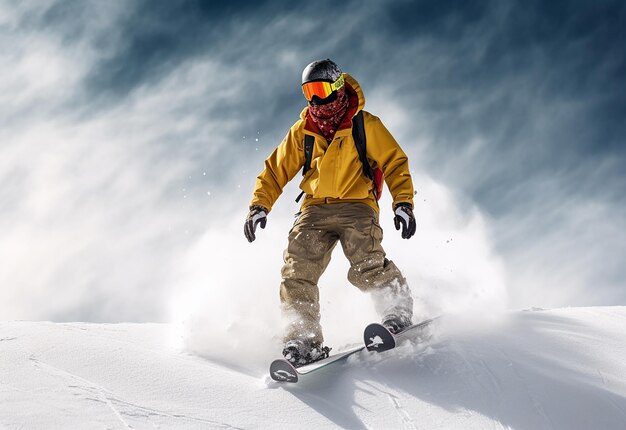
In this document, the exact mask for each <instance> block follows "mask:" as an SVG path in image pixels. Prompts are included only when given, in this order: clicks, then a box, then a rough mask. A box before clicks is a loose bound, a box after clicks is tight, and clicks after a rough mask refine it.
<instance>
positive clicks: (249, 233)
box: [243, 206, 267, 242]
mask: <svg viewBox="0 0 626 430" xmlns="http://www.w3.org/2000/svg"><path fill="white" fill-rule="evenodd" d="M266 223H267V209H265V208H264V207H263V206H250V212H248V216H247V217H246V223H245V224H244V226H243V232H244V234H245V235H246V239H248V242H254V239H256V236H255V235H254V232H255V231H256V226H257V225H259V224H261V228H265V224H266Z"/></svg>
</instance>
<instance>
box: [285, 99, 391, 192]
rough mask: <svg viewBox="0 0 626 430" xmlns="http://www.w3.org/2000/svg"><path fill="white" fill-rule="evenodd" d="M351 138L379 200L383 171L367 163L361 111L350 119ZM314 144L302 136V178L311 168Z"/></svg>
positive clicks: (310, 139)
mask: <svg viewBox="0 0 626 430" xmlns="http://www.w3.org/2000/svg"><path fill="white" fill-rule="evenodd" d="M352 138H353V139H354V144H355V146H356V150H357V152H358V153H359V159H360V160H361V164H363V174H364V175H365V177H366V178H368V179H370V180H372V182H373V183H374V197H376V200H380V196H381V194H382V190H383V171H382V170H380V169H378V168H376V169H372V166H371V165H370V163H369V161H367V139H366V138H365V124H364V121H363V111H359V113H358V114H356V115H355V116H354V118H352ZM314 144H315V137H313V136H311V135H308V134H307V135H305V136H304V165H303V166H302V176H304V175H306V172H307V171H308V170H309V169H310V168H311V159H312V158H313V145H314ZM303 195H304V191H302V192H301V193H300V195H299V196H298V198H297V199H296V202H299V201H300V199H301V198H302V196H303Z"/></svg>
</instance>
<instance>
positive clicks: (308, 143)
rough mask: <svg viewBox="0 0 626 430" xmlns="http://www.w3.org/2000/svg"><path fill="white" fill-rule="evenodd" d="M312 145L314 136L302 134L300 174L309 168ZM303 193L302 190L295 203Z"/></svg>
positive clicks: (303, 173)
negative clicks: (302, 158)
mask: <svg viewBox="0 0 626 430" xmlns="http://www.w3.org/2000/svg"><path fill="white" fill-rule="evenodd" d="M313 145H315V137H314V136H311V135H310V134H305V135H304V164H303V165H302V176H304V175H306V172H308V170H309V169H310V168H311V159H312V158H313ZM303 195H304V191H302V192H301V193H300V194H299V195H298V197H297V198H296V203H299V202H300V199H301V198H302V196H303Z"/></svg>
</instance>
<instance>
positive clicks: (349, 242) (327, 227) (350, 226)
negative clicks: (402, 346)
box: [280, 203, 413, 342]
mask: <svg viewBox="0 0 626 430" xmlns="http://www.w3.org/2000/svg"><path fill="white" fill-rule="evenodd" d="M382 239H383V231H382V229H381V228H380V226H379V225H378V215H377V213H376V212H375V211H374V209H372V208H371V207H370V206H368V205H366V204H363V203H333V204H321V205H311V206H307V207H305V208H304V209H303V210H302V213H301V214H300V216H299V217H298V219H297V220H296V222H295V224H294V226H293V228H292V230H291V231H290V232H289V245H288V247H287V249H286V250H285V253H284V259H285V265H284V266H283V268H282V279H283V280H282V283H281V286H280V299H281V303H282V310H283V314H284V316H285V317H286V319H287V324H288V325H287V328H286V331H285V334H284V338H285V341H288V340H292V339H309V340H313V341H319V342H322V341H323V340H324V338H323V335H322V328H321V326H320V305H319V289H318V286H317V282H318V280H319V278H320V276H322V273H323V272H324V270H325V269H326V267H327V266H328V263H329V262H330V256H331V253H332V251H333V249H334V248H335V245H336V244H337V242H341V246H342V248H343V252H344V254H345V255H346V257H347V258H348V260H349V261H350V266H351V267H350V270H349V272H348V281H350V283H352V284H353V285H355V286H356V287H358V288H359V289H361V290H362V291H365V292H369V293H372V297H373V299H374V305H375V308H376V311H377V312H378V313H379V315H380V316H381V317H384V316H386V315H389V314H395V315H399V316H407V317H409V318H411V317H412V314H413V299H412V298H411V293H410V291H409V288H408V286H407V284H406V280H405V279H404V277H403V276H402V273H400V270H398V268H397V267H396V265H395V264H394V263H393V262H391V261H389V260H387V259H386V258H385V251H384V250H383V248H382V246H381V241H382Z"/></svg>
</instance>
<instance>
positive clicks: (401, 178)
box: [365, 115, 414, 207]
mask: <svg viewBox="0 0 626 430" xmlns="http://www.w3.org/2000/svg"><path fill="white" fill-rule="evenodd" d="M368 117H369V120H368V121H366V122H365V127H366V128H365V135H366V136H367V156H368V157H369V158H370V159H371V160H373V161H374V162H375V163H376V165H377V166H378V168H380V169H381V170H382V171H383V174H384V175H385V182H386V183H387V187H388V188H389V191H390V192H391V196H392V197H393V207H395V206H396V205H397V204H398V203H409V204H411V206H413V194H414V193H413V180H412V179H411V173H410V170H409V159H408V157H407V156H406V154H405V153H404V151H403V150H402V148H400V145H398V142H396V140H395V139H394V137H393V136H392V135H391V133H390V132H389V130H387V128H386V127H385V126H384V125H383V123H382V122H381V120H380V119H379V118H378V117H376V116H374V115H368Z"/></svg>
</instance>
